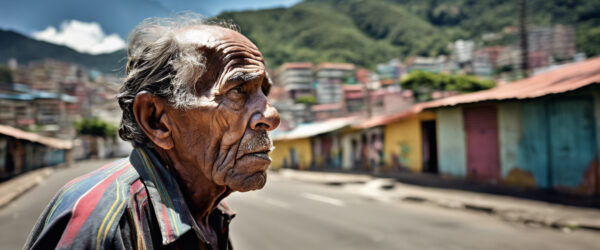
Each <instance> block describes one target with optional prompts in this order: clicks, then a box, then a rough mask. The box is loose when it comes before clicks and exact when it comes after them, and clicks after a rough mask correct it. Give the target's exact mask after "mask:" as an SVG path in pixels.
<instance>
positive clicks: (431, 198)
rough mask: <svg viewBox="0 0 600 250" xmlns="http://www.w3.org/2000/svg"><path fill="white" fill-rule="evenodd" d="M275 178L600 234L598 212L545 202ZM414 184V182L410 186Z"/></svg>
mask: <svg viewBox="0 0 600 250" xmlns="http://www.w3.org/2000/svg"><path fill="white" fill-rule="evenodd" d="M277 174H278V175H280V176H282V177H284V178H289V179H294V180H299V181H305V182H314V183H322V184H329V185H343V186H344V188H346V189H348V190H350V191H352V192H356V193H358V194H360V195H363V196H366V197H369V198H372V199H375V200H398V201H407V202H419V203H424V204H431V205H436V206H440V207H444V208H451V209H467V210H471V211H477V212H483V213H488V214H490V215H494V216H498V217H499V218H501V219H503V220H506V221H511V222H522V223H526V224H535V225H540V226H546V227H552V228H559V229H563V230H571V229H576V228H581V229H589V230H596V231H600V209H595V208H583V207H576V206H567V205H559V204H553V203H548V202H545V201H537V200H531V199H524V198H519V197H513V196H505V195H497V194H490V193H489V192H474V191H465V190H457V189H448V188H440V187H432V185H429V186H422V185H415V184H408V183H403V182H401V181H398V179H399V178H378V177H372V176H370V175H364V174H346V173H328V172H310V171H297V170H290V169H282V170H279V171H278V173H277ZM429 181H431V180H429ZM415 182H416V181H415V180H413V182H412V183H415ZM442 182H443V181H442ZM425 184H427V183H425ZM463 184H464V183H463ZM443 185H444V184H443V183H442V184H439V183H438V184H437V186H443ZM445 185H447V184H445ZM488 191H489V190H488ZM492 191H493V190H492ZM513 192H516V191H513ZM534 193H535V192H534Z"/></svg>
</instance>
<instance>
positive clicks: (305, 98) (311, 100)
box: [296, 95, 317, 105]
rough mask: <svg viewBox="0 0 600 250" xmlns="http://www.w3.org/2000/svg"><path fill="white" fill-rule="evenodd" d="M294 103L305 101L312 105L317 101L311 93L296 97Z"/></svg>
mask: <svg viewBox="0 0 600 250" xmlns="http://www.w3.org/2000/svg"><path fill="white" fill-rule="evenodd" d="M296 103H305V104H308V105H313V104H316V103H317V99H315V97H314V96H312V95H305V96H300V97H298V98H296Z"/></svg>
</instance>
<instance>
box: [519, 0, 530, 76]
mask: <svg viewBox="0 0 600 250" xmlns="http://www.w3.org/2000/svg"><path fill="white" fill-rule="evenodd" d="M518 1H519V37H520V40H521V44H520V45H521V71H522V72H523V77H524V78H527V76H528V75H529V74H528V71H527V70H528V69H529V63H528V60H529V58H528V55H529V48H528V47H527V46H528V45H527V0H518Z"/></svg>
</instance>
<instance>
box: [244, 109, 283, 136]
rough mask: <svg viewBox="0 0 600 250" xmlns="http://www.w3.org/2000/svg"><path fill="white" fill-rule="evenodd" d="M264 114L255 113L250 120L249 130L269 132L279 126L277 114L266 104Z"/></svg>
mask: <svg viewBox="0 0 600 250" xmlns="http://www.w3.org/2000/svg"><path fill="white" fill-rule="evenodd" d="M266 105H267V106H266V108H265V109H264V112H256V113H255V114H254V115H252V117H251V118H250V128H251V129H253V130H262V131H271V130H274V129H276V128H277V126H279V112H277V109H275V107H273V105H271V103H268V102H267V104H266Z"/></svg>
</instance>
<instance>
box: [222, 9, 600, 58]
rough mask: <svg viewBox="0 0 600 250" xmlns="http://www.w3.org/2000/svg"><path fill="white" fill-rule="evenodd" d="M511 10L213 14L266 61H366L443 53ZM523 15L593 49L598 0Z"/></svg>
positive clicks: (507, 21) (502, 20) (498, 27)
mask: <svg viewBox="0 0 600 250" xmlns="http://www.w3.org/2000/svg"><path fill="white" fill-rule="evenodd" d="M518 13H519V12H518V8H517V1H503V0H305V1H304V2H302V3H299V4H297V5H295V6H293V7H290V8H277V9H268V10H257V11H241V12H225V13H222V14H221V15H219V16H218V18H221V19H227V20H231V21H233V22H234V23H236V24H238V26H239V27H240V29H241V32H242V33H243V34H245V35H246V36H248V37H249V38H250V39H251V40H252V41H254V42H255V43H256V44H257V45H258V47H259V48H260V49H261V51H262V52H263V54H264V56H265V58H266V60H267V63H268V64H269V66H270V67H276V66H278V65H280V64H281V63H283V62H285V61H312V62H322V61H339V62H352V63H355V64H358V65H360V66H364V67H371V68H372V67H373V66H374V65H376V63H378V62H383V61H385V60H388V59H391V58H394V57H400V58H404V57H406V56H409V55H424V56H427V55H429V56H433V55H438V54H444V53H447V52H448V51H447V45H448V43H449V42H451V41H454V40H456V39H476V40H478V39H479V37H480V36H481V35H482V34H485V33H490V32H501V31H502V29H503V28H505V27H507V26H517V25H518V20H519V16H518ZM528 23H529V24H530V25H531V26H536V25H551V24H567V25H574V26H575V27H576V45H577V47H578V48H580V49H583V51H584V52H586V53H587V54H588V56H593V55H597V54H600V45H599V44H598V41H599V40H600V28H599V26H600V0H561V1H546V0H529V1H528ZM478 42H481V41H478Z"/></svg>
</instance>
